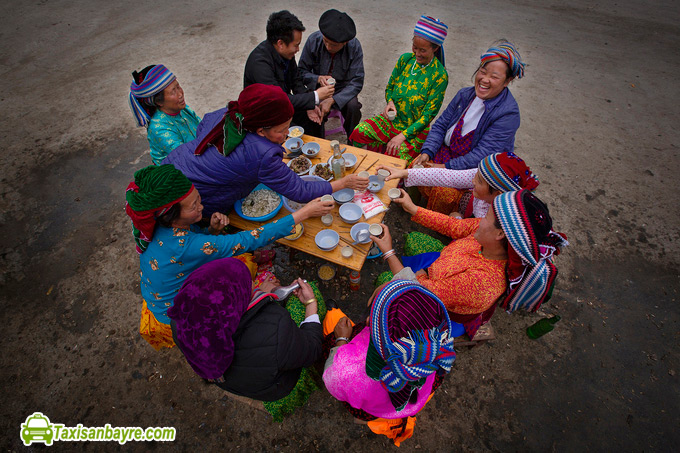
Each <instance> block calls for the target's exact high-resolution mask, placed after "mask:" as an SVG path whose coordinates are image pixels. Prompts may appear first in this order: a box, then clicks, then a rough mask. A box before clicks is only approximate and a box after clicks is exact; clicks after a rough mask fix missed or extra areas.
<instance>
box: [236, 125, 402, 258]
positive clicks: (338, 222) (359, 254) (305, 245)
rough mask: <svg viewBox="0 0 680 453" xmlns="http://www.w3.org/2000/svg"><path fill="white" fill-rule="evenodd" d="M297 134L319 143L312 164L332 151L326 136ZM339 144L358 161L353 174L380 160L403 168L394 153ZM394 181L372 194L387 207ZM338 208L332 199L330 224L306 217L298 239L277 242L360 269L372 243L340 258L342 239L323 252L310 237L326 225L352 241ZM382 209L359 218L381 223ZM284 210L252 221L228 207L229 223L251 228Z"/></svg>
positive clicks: (283, 212)
mask: <svg viewBox="0 0 680 453" xmlns="http://www.w3.org/2000/svg"><path fill="white" fill-rule="evenodd" d="M301 138H302V140H303V141H304V142H305V143H307V142H316V143H318V144H319V145H321V151H320V152H319V154H318V155H317V156H316V157H312V158H310V160H311V161H312V165H314V164H318V163H326V162H327V161H328V159H329V158H330V157H331V156H332V155H333V152H332V151H331V147H330V141H329V140H324V139H321V138H317V137H312V136H309V135H303V136H302V137H301ZM340 147H341V148H343V147H346V148H347V149H346V150H345V151H344V153H351V154H354V155H355V156H356V157H357V163H358V165H356V166H355V167H354V168H352V169H350V170H349V172H351V173H355V174H356V173H359V172H360V171H362V170H366V169H368V171H369V173H371V174H375V169H376V167H377V166H378V165H381V164H382V165H389V166H391V167H396V168H406V162H405V161H404V160H401V159H399V158H397V157H390V156H386V155H384V154H380V153H374V152H372V151H369V150H366V149H361V148H355V147H353V146H349V145H343V144H341V145H340ZM364 156H366V158H364ZM362 159H363V161H362ZM284 161H286V162H287V159H284ZM369 167H370V168H369ZM398 182H399V180H392V181H386V182H385V186H384V187H383V188H382V189H381V190H380V192H378V193H376V194H374V195H376V196H377V197H378V198H380V200H381V201H382V202H383V203H384V204H385V206H388V207H389V205H390V203H391V200H390V197H388V196H387V191H388V190H390V189H391V188H393V187H397V184H398ZM339 208H340V205H339V204H337V203H336V204H335V206H334V207H333V210H332V211H331V214H332V215H333V224H332V225H331V226H329V227H326V226H324V225H323V224H322V223H321V219H320V218H318V217H317V218H311V219H307V220H305V221H304V222H302V224H303V225H304V227H305V231H304V233H303V235H302V236H301V237H300V238H299V239H297V240H295V241H289V240H288V239H283V238H282V239H279V240H278V241H277V242H279V243H281V244H284V245H287V246H288V247H291V248H294V249H297V250H300V251H302V252H305V253H309V254H310V255H314V256H318V257H319V258H323V259H325V260H327V261H330V262H332V263H335V264H339V265H340V266H344V267H346V268H349V269H351V270H355V271H360V270H361V268H362V267H363V265H364V262H365V261H366V255H367V254H368V250H369V249H370V248H371V244H372V243H368V244H359V245H356V246H354V248H353V249H354V254H353V255H352V256H351V257H350V258H344V257H343V256H342V255H341V254H340V250H341V249H342V247H343V246H345V245H347V244H346V243H345V242H344V241H342V240H340V243H339V244H338V246H337V247H336V248H335V249H333V250H331V251H330V252H325V251H323V250H321V249H320V248H318V247H317V246H316V243H315V242H314V237H315V236H316V234H317V233H318V232H319V231H321V230H323V229H326V228H330V229H333V230H335V231H337V232H338V233H339V234H340V237H341V238H345V239H349V240H350V241H352V238H351V236H350V234H349V231H350V228H351V227H352V225H351V224H348V223H345V222H344V221H343V220H342V219H341V218H340V214H339V213H338V209H339ZM386 212H387V211H383V212H381V213H380V214H377V215H375V216H373V217H371V218H370V219H368V220H366V219H365V218H364V217H362V218H361V219H360V220H359V221H360V222H366V223H368V224H373V223H381V222H382V220H383V218H384V217H385V213H386ZM288 214H290V212H288V210H286V208H285V206H284V207H282V208H281V211H279V212H278V214H276V216H275V217H273V218H272V219H271V220H269V221H267V222H252V221H250V220H245V219H242V218H241V217H239V215H238V214H236V212H235V211H234V210H232V212H231V213H230V214H229V223H230V224H231V225H233V226H235V227H236V228H240V229H242V230H253V229H255V228H258V227H259V226H261V225H263V224H264V223H268V222H272V221H274V220H276V219H280V218H282V217H285V216H287V215H288ZM352 242H353V241H352Z"/></svg>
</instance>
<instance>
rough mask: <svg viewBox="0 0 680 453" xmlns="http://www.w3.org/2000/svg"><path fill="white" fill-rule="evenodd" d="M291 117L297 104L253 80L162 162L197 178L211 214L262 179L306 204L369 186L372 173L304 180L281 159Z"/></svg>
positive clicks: (267, 184) (227, 207) (191, 178)
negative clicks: (223, 111)
mask: <svg viewBox="0 0 680 453" xmlns="http://www.w3.org/2000/svg"><path fill="white" fill-rule="evenodd" d="M208 117H209V115H206V118H208ZM292 117H293V105H292V104H291V103H290V100H288V96H286V94H285V93H284V92H283V90H281V88H279V87H278V86H272V85H263V84H260V83H255V84H253V85H249V86H248V87H246V88H245V89H244V90H243V91H242V92H241V94H239V97H238V101H232V102H230V103H229V105H228V111H227V113H226V115H223V116H222V118H221V119H220V120H218V121H214V125H212V127H210V128H207V127H204V128H203V130H204V131H207V132H205V133H203V132H201V133H199V137H197V139H196V140H195V141H194V142H190V143H187V144H185V145H183V146H180V147H178V148H176V149H175V150H174V151H173V152H172V153H170V155H169V156H168V157H167V158H166V159H165V160H164V161H163V163H164V164H172V165H174V166H175V167H176V168H177V169H179V170H181V171H182V173H184V174H185V175H186V177H187V178H189V180H190V181H191V182H193V183H194V185H195V186H196V188H197V189H198V190H199V191H200V192H201V196H202V197H203V206H204V209H205V211H206V213H207V214H212V213H213V212H224V211H227V210H229V209H231V207H232V206H233V205H234V203H235V202H236V201H237V200H239V199H241V198H243V197H245V196H247V195H248V194H249V193H250V192H251V191H252V190H253V189H254V188H255V186H257V185H258V184H259V183H262V184H265V185H266V186H267V187H269V188H270V189H272V190H274V191H275V192H278V193H280V194H281V195H283V196H285V197H287V198H289V199H291V200H293V201H297V202H302V203H304V202H308V201H310V200H313V199H314V198H317V197H320V196H322V195H325V194H330V193H332V192H335V191H337V190H340V189H344V188H352V189H357V190H365V189H366V187H367V186H368V178H360V177H358V176H357V175H353V174H352V175H348V176H345V177H344V178H342V179H339V180H337V181H333V182H326V181H304V180H302V179H301V178H300V177H299V176H298V175H297V174H296V173H295V172H293V171H291V170H290V168H288V167H287V166H286V164H285V163H283V160H282V159H283V151H284V149H283V147H282V146H281V144H282V143H283V142H284V141H285V139H286V136H287V133H288V127H289V126H290V121H291V119H292ZM211 118H212V117H211ZM212 120H214V118H212V119H211V121H212ZM199 130H201V128H200V126H199ZM211 145H212V146H211Z"/></svg>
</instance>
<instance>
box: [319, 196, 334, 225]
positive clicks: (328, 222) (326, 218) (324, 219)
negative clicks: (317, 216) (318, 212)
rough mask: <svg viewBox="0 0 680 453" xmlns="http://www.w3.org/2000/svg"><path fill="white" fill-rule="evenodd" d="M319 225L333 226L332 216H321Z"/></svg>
mask: <svg viewBox="0 0 680 453" xmlns="http://www.w3.org/2000/svg"><path fill="white" fill-rule="evenodd" d="M329 196H330V195H329ZM321 223H323V224H324V226H331V225H332V224H333V215H332V214H326V215H322V216H321Z"/></svg>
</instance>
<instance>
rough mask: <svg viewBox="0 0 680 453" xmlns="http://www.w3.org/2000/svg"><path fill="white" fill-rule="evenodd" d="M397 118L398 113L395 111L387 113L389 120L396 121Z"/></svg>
mask: <svg viewBox="0 0 680 453" xmlns="http://www.w3.org/2000/svg"><path fill="white" fill-rule="evenodd" d="M396 117H397V112H395V111H394V110H390V111H389V112H387V119H388V120H390V121H394V119H395V118H396Z"/></svg>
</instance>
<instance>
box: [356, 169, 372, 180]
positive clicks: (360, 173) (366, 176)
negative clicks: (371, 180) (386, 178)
mask: <svg viewBox="0 0 680 453" xmlns="http://www.w3.org/2000/svg"><path fill="white" fill-rule="evenodd" d="M357 176H358V177H360V178H368V177H369V176H371V175H370V174H369V173H368V172H367V171H366V170H362V171H360V172H359V173H357Z"/></svg>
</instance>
